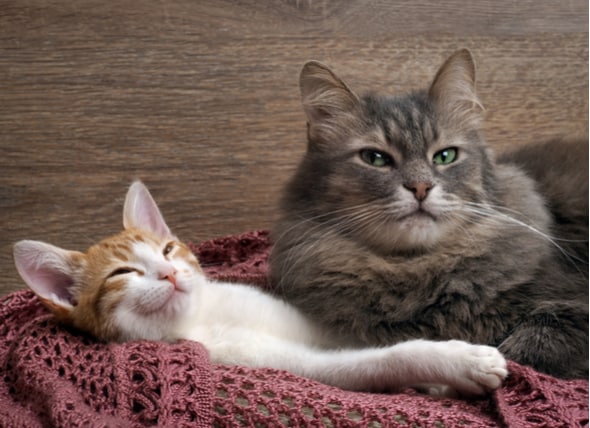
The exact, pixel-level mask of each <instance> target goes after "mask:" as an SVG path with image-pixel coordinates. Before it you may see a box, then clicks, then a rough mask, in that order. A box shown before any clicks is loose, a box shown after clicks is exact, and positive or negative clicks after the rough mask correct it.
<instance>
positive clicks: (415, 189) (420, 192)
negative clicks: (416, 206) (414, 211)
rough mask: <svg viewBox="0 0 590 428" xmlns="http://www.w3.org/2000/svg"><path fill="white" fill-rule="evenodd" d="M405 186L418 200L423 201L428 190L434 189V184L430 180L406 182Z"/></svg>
mask: <svg viewBox="0 0 590 428" xmlns="http://www.w3.org/2000/svg"><path fill="white" fill-rule="evenodd" d="M404 187H405V188H406V189H408V190H409V191H410V192H412V193H413V194H414V197H415V198H416V199H417V200H418V201H420V202H422V201H423V200H424V199H426V197H427V196H428V192H430V189H432V188H433V187H434V185H433V184H432V183H430V182H429V181H423V182H418V183H409V184H404Z"/></svg>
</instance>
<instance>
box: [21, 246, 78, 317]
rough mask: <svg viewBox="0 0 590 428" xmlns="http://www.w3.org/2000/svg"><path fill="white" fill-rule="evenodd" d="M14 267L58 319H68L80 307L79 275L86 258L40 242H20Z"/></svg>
mask: <svg viewBox="0 0 590 428" xmlns="http://www.w3.org/2000/svg"><path fill="white" fill-rule="evenodd" d="M13 255H14V264H15V265H16V269H17V270H18V273H19V274H20V276H21V277H22V279H23V280H24V281H25V283H26V284H27V285H28V286H29V288H31V290H33V291H34V292H35V294H37V296H38V297H39V298H40V299H41V301H42V302H43V303H44V304H45V306H47V307H48V308H49V309H50V310H51V311H52V312H53V313H54V314H55V315H57V316H58V317H60V318H67V317H68V316H69V314H70V313H71V311H72V310H73V308H74V306H75V305H76V303H77V302H76V294H75V289H74V288H75V286H76V284H75V275H76V272H79V271H80V270H81V269H83V266H84V264H85V256H84V254H82V253H79V252H77V251H68V250H64V249H62V248H59V247H56V246H54V245H51V244H46V243H45V242H40V241H28V240H27V241H19V242H17V243H16V244H15V245H14V248H13Z"/></svg>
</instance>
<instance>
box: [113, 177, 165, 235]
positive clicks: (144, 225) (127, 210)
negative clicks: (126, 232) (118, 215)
mask: <svg viewBox="0 0 590 428" xmlns="http://www.w3.org/2000/svg"><path fill="white" fill-rule="evenodd" d="M123 226H124V227H125V229H139V230H144V231H147V232H150V233H153V234H154V235H156V236H158V237H159V238H168V237H171V236H172V233H171V232H170V229H169V228H168V226H167V225H166V222H165V221H164V217H163V216H162V213H161V212H160V209H159V208H158V205H156V202H155V201H154V199H153V198H152V195H150V192H149V190H148V189H147V187H145V185H144V184H143V183H142V182H141V181H136V182H134V183H133V184H132V185H131V186H130V187H129V190H128V191H127V196H126V197H125V205H124V207H123Z"/></svg>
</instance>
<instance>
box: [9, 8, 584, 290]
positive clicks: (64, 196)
mask: <svg viewBox="0 0 590 428" xmlns="http://www.w3.org/2000/svg"><path fill="white" fill-rule="evenodd" d="M459 47H468V48H470V49H471V50H472V51H473V53H474V55H475V57H476V60H477V64H478V89H479V93H480V96H481V98H482V100H483V102H484V104H485V106H486V108H487V122H486V129H485V131H486V135H487V137H488V140H489V141H490V143H491V144H492V145H494V146H495V147H497V148H498V149H499V150H501V149H502V148H503V147H506V146H510V145H514V144H522V143H526V142H530V141H533V140H538V139H548V138H552V137H561V136H568V137H572V136H575V137H582V138H588V2H587V1H585V0H568V1H561V2H555V1H549V0H542V1H532V0H528V1H520V2H514V1H508V0H501V1H493V0H486V1H479V2H469V1H466V0H452V1H448V2H430V1H425V0H420V1H413V2H393V1H388V0H381V1H369V0H356V1H348V2H341V1H328V0H326V1H313V0H282V1H278V0H277V1H264V2H260V1H255V0H250V1H246V0H242V1H228V0H222V1H199V2H197V1H188V0H186V1H142V2H137V1H131V0H126V1H117V2H112V1H104V0H101V1H78V2H71V1H65V0H27V1H23V0H13V1H6V0H1V1H0V150H1V153H2V156H1V157H0V269H1V270H2V272H3V275H2V279H1V280H0V291H2V292H6V291H9V290H12V289H16V288H20V287H21V281H20V279H19V278H18V276H17V274H16V272H15V269H14V267H13V263H12V256H11V247H12V244H13V243H14V242H15V241H17V240H19V239H25V238H27V239H39V240H44V241H47V242H51V243H54V244H56V245H59V246H63V247H66V248H71V249H79V250H83V249H85V248H86V247H87V246H89V245H91V244H92V243H94V242H95V241H96V240H98V239H100V238H102V237H105V236H107V235H109V234H111V233H114V232H116V231H118V230H119V229H120V223H121V208H122V202H123V198H124V194H125V191H126V189H127V186H128V185H129V183H130V182H131V181H132V180H133V179H135V178H140V179H142V180H144V181H145V182H146V184H147V185H148V186H149V188H150V189H151V191H152V193H153V194H154V196H155V198H156V200H157V201H158V202H159V203H160V205H161V208H162V211H163V213H164V215H165V217H166V219H167V220H168V223H169V224H170V225H171V227H172V228H173V230H174V231H175V232H176V233H177V234H178V235H179V236H180V237H181V238H183V239H184V240H187V241H189V240H190V241H199V240H202V239H207V238H212V237H217V236H222V235H227V234H234V233H239V232H243V231H247V230H252V229H257V228H268V227H270V226H271V224H272V222H273V220H274V219H275V218H276V213H277V211H276V205H277V200H278V197H279V194H280V191H281V188H282V186H283V185H284V183H285V182H286V180H287V179H288V178H289V176H290V174H291V173H292V171H293V170H294V168H295V166H296V164H297V161H298V159H299V158H300V157H301V155H302V154H303V151H304V149H305V118H304V115H303V112H302V109H301V106H300V102H299V90H298V75H299V71H300V69H301V66H302V64H303V63H304V62H305V61H306V60H308V59H318V60H321V61H322V62H325V63H327V64H330V65H331V67H332V68H333V69H334V70H335V71H336V72H337V73H338V74H339V75H340V76H341V77H343V78H344V79H345V80H347V82H348V83H349V84H350V85H351V86H352V87H353V88H355V89H356V90H357V91H359V92H362V91H364V90H369V89H372V90H381V91H386V92H389V93H397V92H401V91H406V90H409V89H413V88H419V87H423V86H425V85H427V84H428V83H429V81H430V80H431V79H432V77H433V74H434V72H435V71H436V69H437V67H438V66H439V65H440V64H441V63H442V61H443V60H444V59H445V58H446V56H448V55H449V54H450V53H452V52H453V51H454V50H455V49H457V48H459Z"/></svg>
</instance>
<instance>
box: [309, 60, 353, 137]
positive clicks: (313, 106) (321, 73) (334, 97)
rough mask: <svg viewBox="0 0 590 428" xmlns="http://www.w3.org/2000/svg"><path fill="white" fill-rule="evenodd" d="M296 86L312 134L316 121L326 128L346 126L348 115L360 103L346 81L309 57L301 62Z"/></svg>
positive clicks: (349, 115) (351, 115)
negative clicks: (303, 62)
mask: <svg viewBox="0 0 590 428" xmlns="http://www.w3.org/2000/svg"><path fill="white" fill-rule="evenodd" d="M299 87H300V90H301V99H302V103H303V109H304V110H305V114H306V115H307V120H308V124H309V126H310V133H311V134H312V137H313V134H314V132H313V131H314V129H313V128H314V126H316V125H318V126H319V127H323V128H324V130H326V131H330V128H334V127H338V126H339V125H340V127H343V128H346V127H347V126H346V123H345V122H346V120H347V118H348V119H351V118H352V117H354V112H355V110H356V109H357V107H358V106H359V104H360V100H359V98H358V96H357V95H356V94H355V93H354V92H352V90H350V88H349V87H348V85H346V83H344V82H343V81H342V80H341V79H340V78H339V77H338V76H336V75H335V74H334V73H333V72H332V71H331V70H330V69H329V68H328V67H327V66H325V65H324V64H322V63H321V62H318V61H308V62H307V63H306V64H305V65H304V66H303V69H302V70H301V75H300V77H299ZM351 113H352V114H351Z"/></svg>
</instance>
